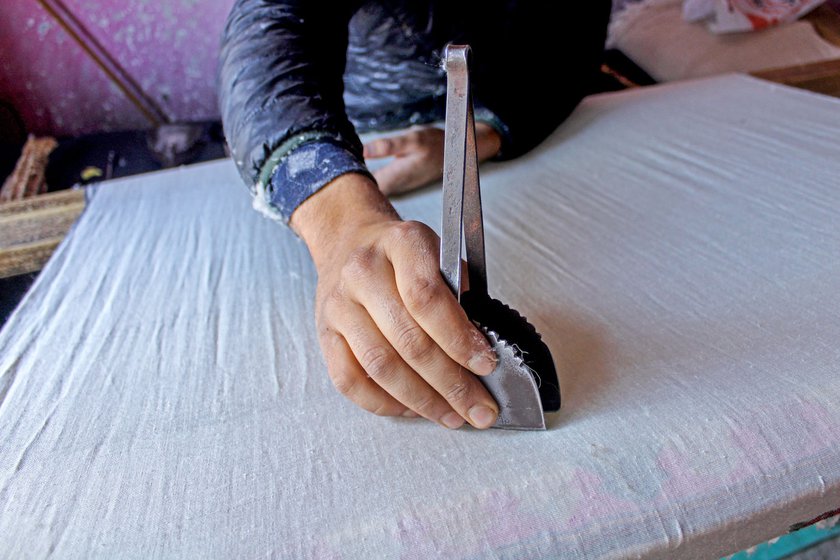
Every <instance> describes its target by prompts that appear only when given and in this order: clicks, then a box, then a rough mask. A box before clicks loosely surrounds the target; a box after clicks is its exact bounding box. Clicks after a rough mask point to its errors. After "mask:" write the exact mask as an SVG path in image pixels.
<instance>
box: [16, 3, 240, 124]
mask: <svg viewBox="0 0 840 560" xmlns="http://www.w3.org/2000/svg"><path fill="white" fill-rule="evenodd" d="M62 3H63V5H64V6H65V7H66V8H67V10H68V11H69V12H72V14H73V15H74V16H75V18H77V20H78V21H79V22H80V23H81V24H82V25H84V27H85V28H86V29H87V30H88V31H89V32H90V34H91V35H92V36H93V37H95V39H96V40H97V41H98V42H99V43H100V44H101V46H102V47H103V48H104V49H105V50H106V51H107V52H108V53H109V54H110V55H111V57H113V59H114V60H116V62H117V63H118V64H119V65H120V66H121V67H122V69H124V70H125V72H126V73H127V74H128V75H130V76H131V77H132V78H133V80H134V81H135V82H136V83H137V84H138V85H139V86H140V87H141V88H142V90H143V92H144V93H145V94H146V95H147V96H148V97H149V98H151V99H152V100H154V102H155V103H156V104H157V105H158V106H159V107H160V109H161V110H162V111H163V112H164V113H165V115H166V116H167V117H168V118H169V119H170V120H173V121H193V120H204V119H211V118H217V116H218V110H217V107H216V92H215V83H216V67H217V58H218V48H219V36H220V33H221V30H222V27H223V25H224V21H225V17H226V16H227V13H228V11H229V10H230V7H231V5H232V4H233V0H162V1H161V0H63V2H62ZM0 100H2V101H5V102H10V103H11V104H12V105H13V106H14V108H15V109H16V110H17V111H18V112H19V113H20V115H21V116H22V118H23V120H24V122H25V124H26V127H27V129H28V130H29V131H30V132H35V133H38V134H55V135H76V134H81V133H85V132H94V131H103V130H122V129H131V128H146V127H148V126H150V121H149V120H148V119H147V118H146V117H144V115H143V113H142V112H141V111H140V110H139V109H137V107H135V105H134V104H132V103H131V101H130V100H129V99H128V98H127V97H126V96H125V95H124V94H123V93H122V92H121V90H120V89H119V88H118V87H116V86H115V85H114V83H113V82H112V80H110V79H109V78H108V76H107V75H106V74H105V73H104V72H103V71H102V70H101V69H100V68H99V67H98V66H97V65H96V64H95V63H94V62H93V61H92V60H91V58H90V57H89V56H88V55H87V54H86V53H85V51H84V50H83V49H82V48H81V47H80V46H79V45H78V44H77V43H76V42H75V41H74V40H73V38H72V37H71V36H70V35H69V34H68V33H67V32H66V31H65V30H64V29H63V28H62V27H61V26H60V25H59V24H58V23H57V22H56V20H55V18H53V17H52V16H51V15H50V14H49V13H48V12H47V11H45V10H44V8H43V7H42V6H41V5H40V4H39V2H38V1H36V0H3V1H0Z"/></svg>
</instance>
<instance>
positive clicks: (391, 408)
mask: <svg viewBox="0 0 840 560" xmlns="http://www.w3.org/2000/svg"><path fill="white" fill-rule="evenodd" d="M321 350H322V351H323V353H324V359H325V360H326V362H327V368H328V370H329V374H330V379H331V380H332V382H333V385H334V386H335V388H336V389H337V390H338V392H339V393H341V394H342V395H344V396H345V397H347V398H348V399H350V400H351V401H353V402H354V403H355V404H356V405H358V406H360V407H361V408H363V409H365V410H367V411H368V412H372V413H374V414H376V415H378V416H406V417H417V413H415V412H414V411H412V410H411V409H409V408H408V407H406V406H405V405H404V404H402V403H400V402H399V401H397V400H396V399H395V398H394V397H392V396H391V395H389V394H388V393H387V392H386V391H385V390H384V389H383V388H382V387H380V386H379V385H377V384H376V383H374V382H373V380H372V379H371V378H370V377H368V375H367V374H366V373H365V370H364V369H362V366H360V365H359V362H358V361H357V360H356V357H355V356H354V355H353V352H352V351H351V350H350V347H349V346H348V345H347V341H346V340H345V339H344V337H343V336H341V335H340V334H339V333H337V332H335V331H333V330H331V329H329V330H328V332H326V333H324V335H323V336H322V337H321Z"/></svg>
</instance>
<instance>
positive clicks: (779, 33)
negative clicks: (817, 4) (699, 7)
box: [609, 0, 840, 81]
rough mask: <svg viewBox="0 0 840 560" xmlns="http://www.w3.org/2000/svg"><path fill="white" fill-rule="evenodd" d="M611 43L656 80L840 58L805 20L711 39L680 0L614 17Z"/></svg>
mask: <svg viewBox="0 0 840 560" xmlns="http://www.w3.org/2000/svg"><path fill="white" fill-rule="evenodd" d="M609 44H610V46H611V47H614V48H617V49H619V50H620V51H621V52H623V53H624V54H625V55H627V56H628V57H629V58H630V59H631V60H633V62H635V63H636V64H638V65H639V67H640V68H642V69H643V70H644V71H645V72H647V73H648V74H650V75H651V76H652V77H653V78H654V79H656V80H657V81H675V80H684V79H689V78H699V77H705V76H712V75H717V74H722V73H726V72H755V71H758V70H767V69H770V68H781V67H785V66H793V65H796V64H808V63H811V62H819V61H823V60H833V59H838V58H840V47H837V46H835V45H832V44H831V43H829V42H828V41H826V40H824V39H823V38H822V37H820V36H819V35H818V34H817V32H816V31H815V30H814V27H813V26H812V25H811V24H810V23H809V22H807V21H796V22H793V23H790V24H787V25H783V26H780V27H774V28H772V29H765V30H762V31H761V32H756V33H736V34H726V35H715V34H713V33H709V31H708V30H707V29H706V26H704V25H699V24H696V23H688V22H686V21H684V20H683V18H682V7H681V3H680V1H679V0H646V1H645V2H642V3H638V4H629V5H627V7H626V8H625V9H624V10H623V11H621V12H619V13H617V14H614V16H613V20H612V22H611V24H610V32H609Z"/></svg>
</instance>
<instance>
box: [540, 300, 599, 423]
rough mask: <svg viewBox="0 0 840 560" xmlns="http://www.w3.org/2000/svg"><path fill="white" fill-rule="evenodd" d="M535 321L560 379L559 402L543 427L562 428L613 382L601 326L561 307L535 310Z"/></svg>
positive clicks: (587, 409) (594, 402)
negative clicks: (564, 310)
mask: <svg viewBox="0 0 840 560" xmlns="http://www.w3.org/2000/svg"><path fill="white" fill-rule="evenodd" d="M533 315H534V318H533V319H534V321H535V323H534V324H536V325H538V330H539V332H540V334H541V335H542V337H543V341H544V342H545V343H546V344H547V345H548V347H549V349H550V350H551V355H552V357H553V358H554V365H555V367H556V369H557V377H558V378H559V380H560V393H561V398H562V406H561V408H560V411H559V412H556V413H550V414H547V415H546V428H547V429H549V430H552V429H555V428H561V427H562V426H564V425H567V424H569V423H570V422H573V421H574V420H575V419H576V418H579V417H582V416H584V415H586V414H589V413H591V412H592V411H594V410H596V409H597V407H598V402H599V400H600V399H599V397H600V396H602V395H603V394H604V393H605V392H607V391H608V390H609V388H610V386H611V385H612V384H613V381H614V376H613V374H612V372H611V371H610V370H609V367H608V365H607V351H606V348H607V335H606V329H605V328H604V327H603V326H600V325H598V324H594V323H592V322H591V321H590V320H586V319H581V318H576V317H573V316H570V315H567V314H564V313H563V312H562V311H560V310H557V311H555V312H549V311H542V312H541V313H534V314H533Z"/></svg>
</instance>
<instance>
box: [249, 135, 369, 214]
mask: <svg viewBox="0 0 840 560" xmlns="http://www.w3.org/2000/svg"><path fill="white" fill-rule="evenodd" d="M345 173H361V174H363V175H366V176H368V177H370V178H371V179H373V176H372V175H371V174H370V172H369V171H368V169H367V167H366V166H365V163H364V160H362V159H360V158H359V157H358V156H357V155H356V154H355V153H354V152H352V151H351V150H350V149H349V148H348V147H347V146H346V145H345V144H344V143H343V142H342V141H341V140H339V139H337V138H335V137H334V136H332V135H330V134H329V133H319V132H308V133H304V134H301V135H299V136H296V137H294V138H291V139H290V140H288V141H287V142H284V143H283V145H282V146H280V148H278V149H277V150H275V151H274V153H272V154H271V156H270V157H269V158H268V160H267V161H266V164H265V165H264V166H263V172H262V173H261V174H260V178H259V181H258V182H257V189H256V191H257V192H256V193H255V196H254V207H255V208H256V209H257V210H260V211H261V212H263V213H264V214H266V215H268V216H269V217H271V218H273V219H275V220H277V221H280V222H283V223H284V224H288V223H289V220H290V219H291V217H292V213H294V211H295V210H296V209H297V207H298V206H300V205H301V204H302V203H303V202H304V201H305V200H306V199H307V198H309V197H310V196H312V195H313V194H315V193H316V192H318V191H319V190H320V189H321V188H322V187H324V186H325V185H326V184H327V183H329V182H330V181H332V180H333V179H335V178H337V177H339V176H341V175H344V174H345Z"/></svg>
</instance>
